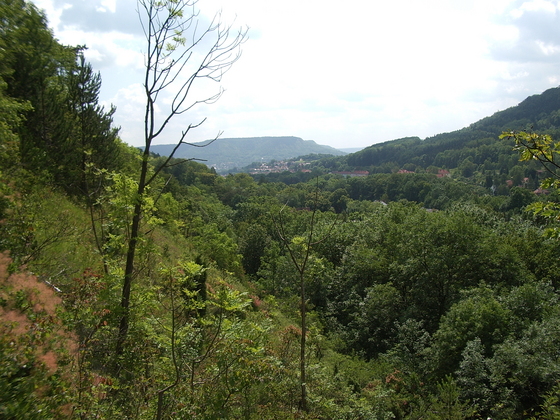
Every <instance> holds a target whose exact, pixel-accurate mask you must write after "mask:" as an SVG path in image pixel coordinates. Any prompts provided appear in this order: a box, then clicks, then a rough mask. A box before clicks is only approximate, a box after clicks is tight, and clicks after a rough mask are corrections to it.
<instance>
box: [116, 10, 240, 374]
mask: <svg viewBox="0 0 560 420" xmlns="http://www.w3.org/2000/svg"><path fill="white" fill-rule="evenodd" d="M195 6H196V0H166V1H160V0H138V9H139V13H140V22H141V25H142V29H143V30H144V35H145V37H146V42H147V45H146V52H145V73H144V90H145V93H146V108H145V115H144V151H143V154H142V162H141V167H140V174H139V178H138V187H137V190H136V198H135V201H136V202H135V205H134V210H133V217H132V222H131V225H130V238H129V241H128V245H127V255H126V265H125V271H124V276H123V287H122V293H121V310H122V314H121V319H120V323H119V332H118V336H117V344H116V357H117V361H116V370H115V371H116V372H118V371H119V370H120V369H119V366H120V362H119V360H118V359H119V357H120V356H121V355H122V353H123V350H124V344H125V341H126V338H127V335H128V330H129V323H130V313H129V307H130V294H131V286H132V282H133V279H134V274H135V269H134V259H135V256H136V247H137V244H138V241H139V239H140V236H141V226H140V222H141V219H142V211H143V202H144V193H145V191H146V188H147V187H148V186H149V185H150V184H151V183H152V182H153V181H154V179H156V177H157V175H158V174H159V173H160V172H161V170H162V169H163V168H164V167H165V166H166V165H167V164H168V163H169V162H170V160H171V159H172V158H173V155H174V153H175V152H176V151H177V149H178V148H179V146H180V145H181V144H185V143H186V142H185V139H186V138H187V135H188V133H189V132H190V131H191V130H192V129H194V128H197V127H199V126H200V125H201V124H202V123H203V122H204V120H202V121H199V122H197V123H194V124H192V123H191V124H189V125H188V127H187V128H186V129H185V130H184V131H182V132H181V133H180V134H179V136H178V140H177V142H176V145H175V147H174V149H173V151H172V152H171V153H170V156H169V157H168V158H167V159H166V160H165V161H164V162H162V163H161V164H160V165H159V166H158V167H156V168H155V169H154V170H153V172H152V173H150V147H151V145H152V142H153V141H154V140H155V139H156V138H157V137H159V136H160V135H161V134H162V133H163V132H164V131H166V129H167V128H168V126H169V123H170V121H171V120H172V119H173V118H175V117H180V116H182V115H183V114H185V113H186V112H187V111H189V110H191V109H193V108H194V107H195V106H197V105H200V104H212V103H214V102H216V101H217V100H218V99H219V98H220V96H221V95H222V93H223V90H222V89H221V88H220V89H219V90H218V92H217V93H214V94H210V95H209V96H206V97H205V98H203V99H191V96H193V94H194V93H193V87H194V86H195V85H197V86H198V83H197V82H199V81H202V80H206V81H210V82H218V83H219V82H221V80H222V76H223V75H224V73H226V72H227V71H228V70H229V69H230V68H231V66H232V65H233V64H234V63H235V62H236V61H237V60H238V59H239V57H240V52H239V49H240V46H241V44H242V43H243V42H244V41H245V39H246V35H247V30H246V29H240V30H239V31H237V32H233V30H232V27H231V26H224V25H223V24H222V23H221V21H220V15H219V14H218V15H216V16H215V18H214V19H213V20H212V21H211V22H210V23H209V24H208V25H207V26H205V27H204V29H202V30H201V29H200V28H199V25H201V20H200V19H199V18H198V12H197V11H196V9H195ZM201 50H203V51H202V53H201ZM189 69H191V70H192V72H191V73H190V76H188V77H186V78H185V76H184V75H185V73H186V71H187V70H189ZM167 92H173V93H172V97H171V102H170V106H169V108H168V109H167V112H166V113H165V115H164V116H163V117H161V118H160V116H159V115H158V113H157V112H156V103H157V102H158V100H159V99H160V97H161V96H163V95H164V94H165V93H167Z"/></svg>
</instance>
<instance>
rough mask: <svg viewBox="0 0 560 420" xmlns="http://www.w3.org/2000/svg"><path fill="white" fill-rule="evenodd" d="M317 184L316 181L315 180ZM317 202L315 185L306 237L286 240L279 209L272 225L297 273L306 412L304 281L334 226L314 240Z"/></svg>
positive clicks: (301, 376) (302, 377)
mask: <svg viewBox="0 0 560 420" xmlns="http://www.w3.org/2000/svg"><path fill="white" fill-rule="evenodd" d="M317 182H318V180H317ZM318 201H319V188H318V185H317V188H316V191H315V201H314V203H313V209H312V210H311V211H310V218H309V223H308V233H307V235H306V236H295V237H293V238H292V240H289V239H288V236H287V233H286V229H285V228H286V226H285V223H284V221H283V219H282V210H284V207H283V208H282V209H281V211H280V213H279V216H278V220H275V221H274V223H275V225H276V227H277V230H278V235H279V236H280V240H281V241H282V243H283V244H284V246H285V247H286V250H287V251H288V254H289V256H290V259H291V261H292V263H293V265H294V267H295V269H296V271H297V274H298V277H299V278H298V280H299V293H300V319H301V341H300V389H301V400H300V408H301V410H302V411H307V409H308V408H307V379H306V375H307V372H306V359H305V350H306V344H305V343H306V339H307V310H306V305H307V294H306V287H305V286H306V280H307V277H308V270H309V268H310V265H311V264H310V262H311V260H312V258H311V257H312V255H311V252H312V249H313V247H314V246H316V245H317V244H319V243H321V242H322V241H324V240H325V239H326V238H327V237H328V236H329V235H330V232H331V231H332V228H333V227H334V226H335V223H336V219H335V223H333V224H332V225H331V226H330V228H329V230H328V232H327V233H326V235H325V236H324V237H323V238H321V239H317V238H316V232H315V230H316V228H317V226H316V224H317V216H318V210H317V204H318Z"/></svg>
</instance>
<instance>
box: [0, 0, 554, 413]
mask: <svg viewBox="0 0 560 420" xmlns="http://www.w3.org/2000/svg"><path fill="white" fill-rule="evenodd" d="M157 3H158V4H160V5H161V4H168V2H157ZM176 3H177V2H169V4H172V5H173V4H176ZM144 4H149V2H148V3H146V2H144ZM0 16H1V17H0V22H1V26H0V35H1V36H0V417H2V418H7V419H44V418H56V419H66V418H79V419H89V418H98V419H99V418H100V419H116V418H130V419H144V418H146V419H147V418H150V419H151V418H156V419H163V418H166V419H171V418H177V419H178V418H189V419H293V418H298V419H372V420H373V419H420V418H423V419H441V418H445V419H479V418H494V419H528V418H535V419H536V418H549V419H552V418H557V416H558V412H559V410H560V407H559V403H558V400H559V397H560V387H559V385H558V381H559V380H560V358H559V356H558V348H559V347H560V306H559V303H558V298H559V294H558V288H559V287H560V262H559V259H558V255H559V251H560V244H559V242H558V240H557V236H558V235H557V232H558V211H559V210H558V209H559V208H560V207H559V205H558V181H557V179H558V178H557V175H558V171H557V169H558V167H557V166H556V165H555V164H556V163H557V162H558V161H557V153H558V144H559V143H558V142H559V137H558V136H556V132H555V130H557V122H558V119H555V115H556V114H558V112H559V109H560V106H558V105H557V104H556V102H555V99H554V98H556V95H558V92H557V90H554V91H551V92H548V93H546V94H545V95H544V96H542V97H535V98H533V99H530V100H529V99H528V100H529V102H530V104H529V105H531V104H532V105H531V106H528V105H527V106H525V105H523V106H521V107H519V108H516V110H515V112H514V111H510V112H509V113H507V112H504V113H500V114H496V115H495V116H494V117H495V118H494V117H492V118H494V119H485V120H482V121H481V122H479V123H476V124H474V125H473V126H471V127H470V128H468V129H464V130H462V131H460V132H456V133H447V134H446V135H440V136H436V137H434V138H433V139H426V140H420V139H418V138H407V139H401V140H398V141H395V142H388V143H386V144H381V145H374V146H372V147H371V148H368V149H365V150H364V151H363V153H356V154H351V155H348V156H343V157H340V158H332V157H329V158H326V157H323V158H321V159H316V160H313V163H312V164H310V166H309V167H311V168H312V170H311V169H310V170H307V171H301V170H300V171H298V170H294V171H293V172H290V171H286V172H283V173H276V174H269V175H263V174H259V175H250V174H248V173H236V174H229V175H226V176H220V175H218V174H217V173H216V171H215V170H214V169H213V168H209V167H208V166H206V165H204V164H202V163H200V162H196V161H194V160H189V159H177V158H172V157H164V156H158V155H154V154H151V153H149V150H148V152H146V149H144V150H143V151H140V150H138V149H136V148H133V147H130V146H128V145H126V144H125V143H123V142H122V141H121V140H120V138H119V130H118V127H115V126H114V123H113V116H114V115H115V113H116V112H118V110H117V109H115V108H113V107H111V108H110V109H105V108H104V107H102V106H101V105H100V104H99V90H100V87H101V83H102V81H101V78H100V76H99V74H98V73H97V72H96V71H95V70H94V69H93V67H92V66H91V64H90V63H88V62H87V60H86V59H85V57H84V54H83V52H84V48H85V46H64V45H61V44H60V43H59V42H58V41H57V40H56V39H55V38H54V36H53V33H52V31H51V30H50V29H49V27H48V22H47V20H46V18H45V16H44V14H43V13H42V12H41V11H40V10H38V9H37V8H36V7H35V6H34V5H33V4H32V3H29V2H26V1H24V0H0ZM176 16H179V15H178V14H177V15H176ZM179 44H181V42H179ZM539 103H540V104H548V105H547V106H549V105H550V104H553V105H550V106H549V108H550V109H544V108H543V109H542V112H539V113H537V112H535V111H534V110H535V107H537V105H538V104H539ZM536 104H537V105H536ZM555 104H556V105H555ZM538 106H540V105H538ZM529 111H530V112H529ZM510 117H511V118H510ZM512 118H514V119H512ZM512 121H523V124H525V125H527V124H530V125H532V126H533V130H532V131H530V130H527V131H519V130H522V129H524V127H519V126H513V125H512V123H511V122H512ZM525 128H526V127H525ZM504 130H507V132H506V133H504V135H503V136H501V138H500V134H501V133H502V131H504ZM477 133H478V134H480V133H483V134H482V135H480V136H479V135H478V134H477ZM475 134H476V135H475ZM514 149H517V150H514ZM520 152H521V153H520ZM192 157H193V158H196V149H195V148H193V149H192ZM520 158H521V159H522V161H520ZM310 160H311V159H310ZM542 163H545V164H547V165H548V167H547V168H545V167H543V166H542ZM551 163H552V164H551ZM143 165H144V166H143ZM360 169H361V170H362V172H360V173H357V172H356V171H359V170H360ZM143 170H145V175H146V179H148V180H149V181H150V182H148V183H145V185H144V187H145V188H143V189H141V190H139V185H140V183H141V182H142V178H141V177H140V174H141V173H142V171H143ZM365 170H367V171H368V172H369V174H365V173H364V171H365ZM543 171H544V172H543ZM352 172H354V173H353V175H356V176H351V175H352ZM545 172H546V173H545ZM349 174H350V175H349ZM358 175H359V176H358ZM138 203H141V212H140V213H136V210H135V208H136V207H135V206H137V205H138ZM527 209H528V210H529V211H527ZM135 216H138V220H137V233H136V237H135V253H136V254H135V260H134V264H133V269H132V271H130V272H127V270H128V268H127V261H128V258H129V253H130V243H131V238H134V233H133V229H132V226H133V220H134V218H135ZM127 276H128V277H127ZM126 279H129V280H130V283H129V287H130V289H129V292H130V293H129V296H128V302H127V305H123V284H125V283H126ZM123 318H126V322H127V325H126V327H127V328H126V331H125V332H126V334H124V335H123V328H122V325H123Z"/></svg>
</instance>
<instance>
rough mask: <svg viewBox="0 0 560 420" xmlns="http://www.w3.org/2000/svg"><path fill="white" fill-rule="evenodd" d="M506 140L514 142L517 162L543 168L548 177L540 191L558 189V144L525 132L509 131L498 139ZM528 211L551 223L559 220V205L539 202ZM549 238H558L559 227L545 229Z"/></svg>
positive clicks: (559, 182) (543, 136)
mask: <svg viewBox="0 0 560 420" xmlns="http://www.w3.org/2000/svg"><path fill="white" fill-rule="evenodd" d="M503 138H507V139H510V140H513V141H514V142H515V147H514V149H515V150H517V151H518V152H519V153H520V158H519V160H521V161H533V160H536V161H537V162H539V163H540V164H541V166H542V167H543V168H544V170H545V171H546V173H547V174H548V177H547V178H546V179H544V180H543V181H542V182H541V185H540V187H541V189H543V190H545V189H549V188H553V189H555V190H558V189H559V188H560V161H559V158H560V156H559V155H560V142H559V141H555V140H553V138H552V136H550V135H549V134H537V133H533V132H531V133H529V132H525V131H519V132H516V131H510V132H504V133H502V134H501V135H500V139H503ZM527 210H528V211H531V212H533V214H535V215H537V216H542V217H544V218H545V219H548V220H550V221H552V222H556V221H558V220H560V204H558V203H556V202H553V201H539V202H535V203H532V204H531V205H529V206H528V207H527ZM546 233H547V234H548V236H549V237H553V238H556V239H558V238H560V227H558V226H552V227H550V228H548V229H547V231H546Z"/></svg>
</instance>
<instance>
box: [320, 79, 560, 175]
mask: <svg viewBox="0 0 560 420" xmlns="http://www.w3.org/2000/svg"><path fill="white" fill-rule="evenodd" d="M509 130H534V131H539V132H546V133H549V134H552V135H553V136H555V137H558V135H559V134H560V88H552V89H549V90H547V91H545V92H543V93H542V94H540V95H533V96H530V97H528V98H527V99H525V100H524V101H522V102H521V103H519V104H518V105H516V106H514V107H511V108H508V109H506V110H503V111H499V112H497V113H495V114H494V115H492V116H490V117H486V118H483V119H482V120H480V121H478V122H476V123H473V124H471V125H470V126H469V127H465V128H463V129H461V130H457V131H453V132H449V133H442V134H438V135H435V136H433V137H429V138H426V139H424V140H422V139H420V138H419V137H407V138H403V139H397V140H391V141H387V142H384V143H379V144H374V145H372V146H369V147H367V148H365V149H363V150H361V151H359V152H356V153H353V154H350V155H347V156H343V157H337V158H330V159H328V166H329V167H332V168H344V169H369V170H370V171H373V172H378V171H386V170H389V169H393V170H394V169H395V168H400V167H402V166H404V165H409V166H411V167H421V168H427V167H429V166H431V165H434V166H439V167H442V166H445V167H447V168H454V167H457V165H459V164H460V163H461V162H462V161H463V160H464V159H465V158H467V157H468V156H471V158H472V160H473V162H474V163H478V164H482V163H484V162H485V161H486V159H490V160H491V161H493V160H496V159H497V158H498V156H499V155H502V154H513V152H512V151H511V143H510V142H508V141H500V140H499V139H498V136H499V135H500V134H501V133H502V132H503V131H509ZM381 168H383V169H381Z"/></svg>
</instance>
